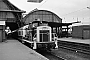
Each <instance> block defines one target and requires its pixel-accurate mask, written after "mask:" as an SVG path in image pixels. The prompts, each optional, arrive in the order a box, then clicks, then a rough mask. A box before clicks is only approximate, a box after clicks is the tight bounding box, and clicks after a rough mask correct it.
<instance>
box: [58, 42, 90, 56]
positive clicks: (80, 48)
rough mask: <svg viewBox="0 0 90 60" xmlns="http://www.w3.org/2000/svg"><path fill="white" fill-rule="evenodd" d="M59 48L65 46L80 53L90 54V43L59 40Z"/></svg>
mask: <svg viewBox="0 0 90 60" xmlns="http://www.w3.org/2000/svg"><path fill="white" fill-rule="evenodd" d="M58 45H59V48H64V49H68V50H72V51H75V52H79V53H84V54H89V55H90V45H89V44H82V43H75V42H67V41H60V40H59V41H58Z"/></svg>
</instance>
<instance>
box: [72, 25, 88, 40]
mask: <svg viewBox="0 0 90 60" xmlns="http://www.w3.org/2000/svg"><path fill="white" fill-rule="evenodd" d="M72 37H73V38H82V39H90V25H80V26H74V27H72Z"/></svg>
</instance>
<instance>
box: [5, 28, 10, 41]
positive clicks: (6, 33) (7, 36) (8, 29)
mask: <svg viewBox="0 0 90 60" xmlns="http://www.w3.org/2000/svg"><path fill="white" fill-rule="evenodd" d="M9 33H11V30H10V28H9V27H6V29H5V35H6V40H5V42H7V39H8V38H9Z"/></svg>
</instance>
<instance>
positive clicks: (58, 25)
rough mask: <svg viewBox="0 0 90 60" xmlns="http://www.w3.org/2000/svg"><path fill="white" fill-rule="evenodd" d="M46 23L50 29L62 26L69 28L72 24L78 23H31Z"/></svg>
mask: <svg viewBox="0 0 90 60" xmlns="http://www.w3.org/2000/svg"><path fill="white" fill-rule="evenodd" d="M41 22H42V23H48V25H49V26H51V27H62V26H69V25H72V24H74V23H80V22H79V21H77V22H71V23H57V22H48V21H33V22H32V23H41Z"/></svg>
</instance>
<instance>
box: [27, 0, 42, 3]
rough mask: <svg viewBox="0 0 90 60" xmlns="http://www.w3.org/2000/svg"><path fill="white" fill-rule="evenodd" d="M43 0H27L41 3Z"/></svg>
mask: <svg viewBox="0 0 90 60" xmlns="http://www.w3.org/2000/svg"><path fill="white" fill-rule="evenodd" d="M42 1H43V0H27V2H34V3H41V2H42Z"/></svg>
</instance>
